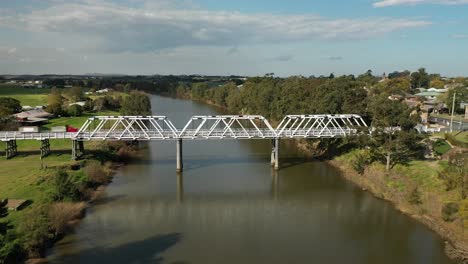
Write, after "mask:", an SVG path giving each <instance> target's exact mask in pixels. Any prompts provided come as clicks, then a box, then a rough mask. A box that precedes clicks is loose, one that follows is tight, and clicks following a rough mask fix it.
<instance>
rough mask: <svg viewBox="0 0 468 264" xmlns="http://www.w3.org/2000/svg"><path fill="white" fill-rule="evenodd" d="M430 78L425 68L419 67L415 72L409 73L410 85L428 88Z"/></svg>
mask: <svg viewBox="0 0 468 264" xmlns="http://www.w3.org/2000/svg"><path fill="white" fill-rule="evenodd" d="M429 82H430V78H429V75H428V74H427V72H426V69H424V68H420V69H419V70H418V71H417V72H413V73H411V87H412V88H413V89H415V88H420V87H424V88H429Z"/></svg>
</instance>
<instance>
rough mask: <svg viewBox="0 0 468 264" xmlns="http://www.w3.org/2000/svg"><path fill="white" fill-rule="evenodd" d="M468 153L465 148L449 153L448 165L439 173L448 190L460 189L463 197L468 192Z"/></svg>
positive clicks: (463, 197)
mask: <svg viewBox="0 0 468 264" xmlns="http://www.w3.org/2000/svg"><path fill="white" fill-rule="evenodd" d="M467 154H468V153H467V152H466V151H464V150H461V151H454V152H451V153H449V155H448V156H449V157H448V166H447V167H446V168H445V169H444V170H443V171H441V172H440V173H439V178H440V179H442V180H444V182H445V186H446V190H447V191H451V190H454V189H459V190H460V194H461V197H462V199H465V198H466V196H467V194H468V155H467Z"/></svg>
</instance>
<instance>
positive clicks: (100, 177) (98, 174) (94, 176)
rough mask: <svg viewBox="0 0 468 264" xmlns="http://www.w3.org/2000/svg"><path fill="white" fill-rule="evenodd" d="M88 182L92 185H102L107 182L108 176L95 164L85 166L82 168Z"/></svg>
mask: <svg viewBox="0 0 468 264" xmlns="http://www.w3.org/2000/svg"><path fill="white" fill-rule="evenodd" d="M84 170H85V173H86V176H87V177H88V180H89V181H90V182H91V183H93V184H104V183H108V182H109V175H108V173H107V172H106V171H105V170H104V169H103V167H102V165H101V164H99V163H97V162H92V163H88V164H86V167H85V168H84Z"/></svg>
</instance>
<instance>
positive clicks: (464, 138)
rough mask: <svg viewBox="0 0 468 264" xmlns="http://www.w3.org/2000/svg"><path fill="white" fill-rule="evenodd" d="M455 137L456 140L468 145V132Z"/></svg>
mask: <svg viewBox="0 0 468 264" xmlns="http://www.w3.org/2000/svg"><path fill="white" fill-rule="evenodd" d="M454 136H455V139H456V140H458V141H460V142H463V143H468V131H465V132H461V133H458V134H455V135H454Z"/></svg>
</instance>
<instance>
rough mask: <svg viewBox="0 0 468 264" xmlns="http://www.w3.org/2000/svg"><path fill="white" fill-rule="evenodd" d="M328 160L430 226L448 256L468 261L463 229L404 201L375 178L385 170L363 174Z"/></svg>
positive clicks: (344, 174) (352, 179)
mask: <svg viewBox="0 0 468 264" xmlns="http://www.w3.org/2000/svg"><path fill="white" fill-rule="evenodd" d="M326 162H327V163H328V164H330V165H331V166H333V167H334V168H336V169H338V170H339V171H340V172H341V173H340V175H342V177H343V178H344V179H346V180H347V181H349V182H351V183H353V184H355V185H356V186H358V187H359V188H361V189H362V190H363V191H367V192H369V193H371V194H372V195H373V196H375V197H376V198H378V199H383V200H385V201H387V202H389V203H391V204H392V205H393V207H394V208H395V209H397V210H398V211H400V212H401V213H403V214H405V215H407V216H409V217H411V218H413V219H415V220H417V221H418V222H420V223H422V224H424V225H425V226H427V227H429V228H430V229H431V230H432V231H434V232H436V233H437V234H438V235H439V236H440V237H441V238H442V239H443V240H444V241H445V253H446V254H447V256H449V257H450V258H451V259H453V260H455V261H457V262H459V263H468V250H467V249H468V247H467V241H466V238H464V232H463V230H462V234H461V235H457V234H456V228H454V226H455V225H454V224H453V223H446V222H443V221H441V220H439V219H437V218H435V217H433V216H431V215H427V214H422V213H421V209H420V208H418V207H417V206H414V205H411V204H409V203H407V202H404V201H402V200H401V199H400V198H398V197H397V195H394V194H393V193H392V190H391V189H389V188H386V187H385V186H384V185H382V184H380V183H379V182H378V180H375V178H376V177H372V176H374V175H375V174H377V173H378V174H382V175H383V174H385V172H383V171H376V170H375V169H374V168H370V169H368V170H366V171H365V172H364V174H363V175H359V174H358V173H357V172H355V171H354V170H353V169H352V168H351V167H350V166H349V164H346V163H345V162H342V161H338V160H327V161H326ZM384 177H385V176H384Z"/></svg>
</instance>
